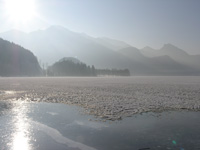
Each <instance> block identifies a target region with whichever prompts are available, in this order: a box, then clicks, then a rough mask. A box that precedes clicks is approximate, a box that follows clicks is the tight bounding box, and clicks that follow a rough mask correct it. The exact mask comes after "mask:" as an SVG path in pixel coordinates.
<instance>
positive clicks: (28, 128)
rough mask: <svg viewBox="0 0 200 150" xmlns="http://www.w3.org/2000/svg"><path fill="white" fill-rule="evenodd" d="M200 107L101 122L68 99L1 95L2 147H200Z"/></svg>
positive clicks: (15, 149) (118, 149)
mask: <svg viewBox="0 0 200 150" xmlns="http://www.w3.org/2000/svg"><path fill="white" fill-rule="evenodd" d="M199 116H200V112H187V111H184V112H164V113H146V114H142V115H135V116H133V117H130V118H125V119H123V120H122V121H115V122H101V121H89V120H90V119H92V120H95V118H94V117H93V116H88V115H84V114H83V113H82V109H81V108H78V107H75V106H69V105H65V104H52V103H27V102H5V101H0V137H1V139H0V149H1V150H10V149H12V150H33V149H38V150H55V149H56V150H139V149H141V150H142V149H152V150H154V149H158V150H159V149H160V150H162V149H172V150H191V149H193V150H195V149H197V150H198V149H200V117H199Z"/></svg>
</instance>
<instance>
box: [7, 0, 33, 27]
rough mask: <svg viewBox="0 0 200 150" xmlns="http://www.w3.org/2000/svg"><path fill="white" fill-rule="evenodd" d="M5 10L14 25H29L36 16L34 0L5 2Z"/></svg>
mask: <svg viewBox="0 0 200 150" xmlns="http://www.w3.org/2000/svg"><path fill="white" fill-rule="evenodd" d="M5 9H6V13H7V15H8V17H9V19H10V20H11V21H13V22H14V23H27V22H29V21H31V20H32V19H33V17H34V16H35V14H36V11H35V3H34V0H5Z"/></svg>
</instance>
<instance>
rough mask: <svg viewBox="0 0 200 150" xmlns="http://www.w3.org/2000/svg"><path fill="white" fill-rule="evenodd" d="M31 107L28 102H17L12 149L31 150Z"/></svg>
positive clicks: (14, 111) (14, 109)
mask: <svg viewBox="0 0 200 150" xmlns="http://www.w3.org/2000/svg"><path fill="white" fill-rule="evenodd" d="M28 111H29V105H28V103H26V102H16V103H15V107H14V108H13V113H14V118H13V123H14V124H13V130H14V132H13V134H12V149H13V150H19V149H20V150H31V149H32V147H31V144H30V137H31V135H30V131H31V129H30V122H29V120H28V117H27V113H28Z"/></svg>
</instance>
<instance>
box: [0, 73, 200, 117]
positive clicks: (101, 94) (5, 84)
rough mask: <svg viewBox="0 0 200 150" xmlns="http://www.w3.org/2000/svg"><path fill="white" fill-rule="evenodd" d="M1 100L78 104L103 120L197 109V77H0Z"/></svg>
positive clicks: (199, 99) (199, 107) (199, 100)
mask: <svg viewBox="0 0 200 150" xmlns="http://www.w3.org/2000/svg"><path fill="white" fill-rule="evenodd" d="M0 91H1V92H0V99H3V100H11V99H12V100H14V101H17V100H19V101H34V102H35V101H38V102H51V103H52V102H53V103H66V104H73V105H78V106H81V107H83V108H84V110H85V113H88V114H92V115H95V116H98V118H101V119H103V120H120V119H122V118H125V117H128V116H132V115H134V114H138V113H143V112H158V111H159V112H160V111H166V110H167V111H168V110H195V111H196V110H200V77H191V76H189V77H188V76H187V77H102V78H100V77H93V78H92V77H88V78H87V77H85V78H83V77H77V78H76V77H71V78H70V77H68V78H0Z"/></svg>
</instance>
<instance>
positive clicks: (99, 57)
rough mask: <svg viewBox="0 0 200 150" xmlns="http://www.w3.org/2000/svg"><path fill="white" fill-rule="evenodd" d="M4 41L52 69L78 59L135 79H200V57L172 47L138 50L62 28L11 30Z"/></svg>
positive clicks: (115, 41)
mask: <svg viewBox="0 0 200 150" xmlns="http://www.w3.org/2000/svg"><path fill="white" fill-rule="evenodd" d="M0 37H2V38H4V39H6V40H9V41H12V42H15V43H17V44H19V45H21V46H23V47H25V48H27V49H29V50H31V51H32V52H33V53H34V54H35V55H36V56H37V57H38V59H39V61H42V62H43V63H48V64H49V65H51V64H53V63H54V62H56V61H58V60H59V59H61V58H63V57H75V58H78V59H79V60H80V61H82V62H84V63H86V64H88V65H94V66H95V67H96V68H99V69H101V68H109V69H111V68H116V69H125V68H127V69H129V70H130V72H131V74H132V75H200V65H199V64H200V55H190V54H188V53H186V52H185V51H184V50H182V49H179V48H178V47H176V46H174V45H172V44H165V45H164V46H163V47H162V48H161V49H159V50H155V49H153V48H150V47H145V48H143V49H137V48H135V47H133V46H131V45H130V44H127V43H126V42H123V41H119V40H115V39H110V38H106V37H103V38H94V37H91V36H89V35H87V34H84V33H77V32H73V31H70V30H68V29H66V28H64V27H62V26H51V27H49V28H47V29H45V30H38V31H34V32H30V33H24V32H22V31H18V30H10V31H7V32H4V33H0Z"/></svg>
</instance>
